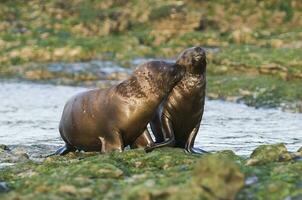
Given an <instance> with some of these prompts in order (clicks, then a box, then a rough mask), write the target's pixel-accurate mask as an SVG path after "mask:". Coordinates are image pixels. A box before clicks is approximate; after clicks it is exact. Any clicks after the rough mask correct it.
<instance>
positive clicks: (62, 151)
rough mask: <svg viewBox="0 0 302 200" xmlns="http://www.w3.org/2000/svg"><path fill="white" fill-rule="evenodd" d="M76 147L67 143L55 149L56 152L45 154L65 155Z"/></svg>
mask: <svg viewBox="0 0 302 200" xmlns="http://www.w3.org/2000/svg"><path fill="white" fill-rule="evenodd" d="M76 150H77V149H76V148H75V147H73V146H71V145H69V144H65V145H64V146H62V147H60V148H59V149H58V150H56V152H54V153H52V154H49V155H47V156H46V158H47V157H50V156H54V155H60V156H63V155H66V154H68V153H69V152H75V151H76Z"/></svg>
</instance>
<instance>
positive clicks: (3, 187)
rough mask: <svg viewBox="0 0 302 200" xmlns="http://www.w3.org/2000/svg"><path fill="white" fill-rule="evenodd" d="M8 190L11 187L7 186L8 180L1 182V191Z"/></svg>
mask: <svg viewBox="0 0 302 200" xmlns="http://www.w3.org/2000/svg"><path fill="white" fill-rule="evenodd" d="M8 191H9V187H8V186H7V184H6V182H0V193H2V192H8Z"/></svg>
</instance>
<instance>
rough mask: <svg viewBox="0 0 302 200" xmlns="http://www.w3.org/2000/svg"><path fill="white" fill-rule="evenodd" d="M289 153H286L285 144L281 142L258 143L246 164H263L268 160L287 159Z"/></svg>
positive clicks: (268, 161)
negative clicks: (271, 143) (270, 143)
mask: <svg viewBox="0 0 302 200" xmlns="http://www.w3.org/2000/svg"><path fill="white" fill-rule="evenodd" d="M288 160H291V155H290V154H289V153H288V151H287V148H286V146H285V145H284V144H283V143H281V144H273V145H260V146H259V147H257V148H256V149H255V150H254V151H253V152H252V154H251V156H250V159H249V160H247V162H246V164H247V165H263V164H267V163H270V162H278V161H288Z"/></svg>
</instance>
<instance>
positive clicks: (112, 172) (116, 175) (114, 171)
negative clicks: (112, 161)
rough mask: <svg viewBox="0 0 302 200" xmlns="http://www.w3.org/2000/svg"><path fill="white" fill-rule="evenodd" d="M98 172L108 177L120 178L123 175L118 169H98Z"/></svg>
mask: <svg viewBox="0 0 302 200" xmlns="http://www.w3.org/2000/svg"><path fill="white" fill-rule="evenodd" d="M98 173H99V174H101V175H102V176H104V177H108V178H120V177H122V176H123V175H124V172H123V171H122V170H120V169H118V168H117V169H99V170H98Z"/></svg>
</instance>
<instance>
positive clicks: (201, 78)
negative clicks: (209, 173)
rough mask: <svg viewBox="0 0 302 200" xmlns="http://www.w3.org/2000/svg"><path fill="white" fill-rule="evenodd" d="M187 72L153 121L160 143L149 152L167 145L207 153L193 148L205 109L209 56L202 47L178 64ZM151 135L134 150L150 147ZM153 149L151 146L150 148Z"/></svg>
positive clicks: (188, 51)
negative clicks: (207, 61)
mask: <svg viewBox="0 0 302 200" xmlns="http://www.w3.org/2000/svg"><path fill="white" fill-rule="evenodd" d="M176 64H177V65H180V66H181V67H182V68H184V69H185V71H186V72H185V75H184V76H183V78H182V79H181V80H180V81H179V82H178V83H177V84H176V86H175V87H174V88H173V89H172V91H171V92H170V94H169V96H168V97H167V98H166V99H165V100H164V101H163V102H162V103H161V104H160V106H159V108H158V109H157V111H156V115H155V117H154V118H153V119H152V121H151V122H150V125H151V129H152V132H153V134H154V136H155V138H156V143H155V145H154V146H152V147H147V148H146V151H151V150H153V149H155V148H159V147H164V146H174V147H180V148H184V149H186V150H187V151H188V152H192V153H203V152H205V151H203V150H202V149H197V148H193V145H194V140H195V137H196V135H197V132H198V129H199V126H200V122H201V119H202V115H203V110H204V102H205V90H206V65H207V63H206V53H205V51H204V50H203V49H202V48H201V47H193V48H189V49H186V50H185V51H183V52H182V53H181V54H180V56H179V57H178V59H177V61H176ZM146 135H147V130H145V132H144V135H141V136H140V137H139V138H138V139H137V142H136V143H135V144H133V145H132V147H143V146H144V145H145V144H148V139H147V138H146V139H145V138H144V137H146ZM149 146H150V145H149Z"/></svg>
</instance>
